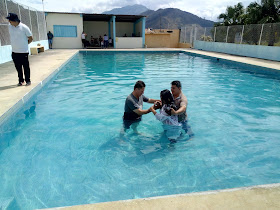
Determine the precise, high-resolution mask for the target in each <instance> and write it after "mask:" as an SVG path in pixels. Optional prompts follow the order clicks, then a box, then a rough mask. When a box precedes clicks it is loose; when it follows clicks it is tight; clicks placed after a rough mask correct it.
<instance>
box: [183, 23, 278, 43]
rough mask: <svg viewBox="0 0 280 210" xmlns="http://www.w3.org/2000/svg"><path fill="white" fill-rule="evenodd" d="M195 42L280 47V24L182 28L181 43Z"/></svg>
mask: <svg viewBox="0 0 280 210" xmlns="http://www.w3.org/2000/svg"><path fill="white" fill-rule="evenodd" d="M194 40H201V41H208V42H224V43H235V44H249V45H264V46H278V47H280V23H266V24H252V25H234V26H217V27H209V28H203V27H201V26H199V25H187V26H185V27H182V28H181V34H180V42H181V43H191V44H193V42H194Z"/></svg>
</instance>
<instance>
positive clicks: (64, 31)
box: [53, 25, 77, 37]
mask: <svg viewBox="0 0 280 210" xmlns="http://www.w3.org/2000/svg"><path fill="white" fill-rule="evenodd" d="M53 32H54V33H53V35H54V37H77V26H65V25H54V26H53Z"/></svg>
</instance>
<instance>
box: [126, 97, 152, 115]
mask: <svg viewBox="0 0 280 210" xmlns="http://www.w3.org/2000/svg"><path fill="white" fill-rule="evenodd" d="M143 101H144V102H148V101H149V98H147V97H146V96H144V95H141V96H140V97H139V100H138V99H137V98H136V97H135V96H134V95H133V94H132V93H131V94H130V95H129V96H127V98H126V101H125V106H124V116H123V119H124V120H139V119H141V116H140V115H138V114H136V113H135V112H134V111H133V110H135V109H143Z"/></svg>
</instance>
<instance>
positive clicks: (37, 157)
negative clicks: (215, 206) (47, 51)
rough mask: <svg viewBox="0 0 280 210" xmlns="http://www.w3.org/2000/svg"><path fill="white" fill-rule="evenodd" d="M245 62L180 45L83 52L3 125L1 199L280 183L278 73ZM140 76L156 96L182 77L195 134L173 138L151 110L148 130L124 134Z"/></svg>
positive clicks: (107, 196) (97, 197)
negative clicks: (171, 49)
mask: <svg viewBox="0 0 280 210" xmlns="http://www.w3.org/2000/svg"><path fill="white" fill-rule="evenodd" d="M244 68H245V67H244V66H243V65H236V64H234V65H228V63H227V62H224V61H222V60H220V61H217V60H215V59H208V58H203V57H196V56H193V55H189V54H183V53H90V52H87V53H85V52H83V53H79V54H78V55H77V56H76V57H75V58H74V59H72V60H71V62H69V63H68V64H67V65H66V66H65V67H64V69H63V70H62V71H61V72H60V74H59V75H58V76H57V77H56V78H55V80H54V81H53V82H52V83H50V84H49V86H48V88H45V89H44V90H43V91H42V92H41V93H40V94H39V95H37V96H36V97H35V99H34V100H32V101H30V104H29V105H26V107H24V108H23V110H22V111H20V112H19V113H18V114H17V115H16V116H15V117H14V118H13V119H10V121H11V122H12V123H11V125H9V126H6V128H8V129H6V130H4V131H3V130H2V132H1V147H0V152H1V154H0V175H1V180H0V186H1V190H0V198H13V199H14V202H15V203H16V204H17V206H20V207H21V208H23V209H34V208H46V207H55V206H69V205H77V204H84V203H96V202H104V201H113V200H124V199H133V198H143V197H151V196H160V195H168V194H178V193H188V192H198V191H206V190H215V189H225V188H232V187H241V186H250V185H258V184H268V183H279V179H280V175H279V172H280V169H279V168H280V167H279V166H280V155H279V133H280V129H279V128H278V125H279V122H280V106H279V105H280V100H279V98H280V97H279V96H280V91H279V89H280V88H279V87H280V86H279V79H277V75H275V76H267V75H262V74H255V73H253V72H254V71H250V70H251V69H250V68H249V67H248V68H245V69H244ZM252 70H254V69H252ZM138 79H142V80H144V81H145V83H146V85H147V87H146V91H145V95H146V96H148V97H151V98H159V92H160V91H161V90H162V89H165V88H169V87H170V82H171V81H172V80H175V79H179V80H181V82H182V85H183V91H184V93H185V94H186V96H187V97H188V100H189V106H188V114H189V120H190V124H191V125H192V128H193V131H194V132H195V134H196V135H195V137H194V138H193V139H192V140H190V141H180V142H178V143H176V144H170V143H169V142H168V140H167V139H166V138H165V136H164V135H162V127H161V124H160V123H159V122H158V121H156V120H155V118H154V116H153V115H152V114H149V115H146V116H144V117H143V121H142V122H141V124H140V125H139V132H141V133H142V135H134V134H133V133H129V134H128V135H127V137H126V141H120V139H119V131H120V128H121V123H122V120H121V117H122V114H123V106H124V100H125V98H126V96H127V95H128V94H129V93H131V91H132V89H133V85H134V83H135V81H136V80H138ZM145 107H149V106H148V105H147V104H145Z"/></svg>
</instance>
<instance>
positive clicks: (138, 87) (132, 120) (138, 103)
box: [123, 80, 158, 132]
mask: <svg viewBox="0 0 280 210" xmlns="http://www.w3.org/2000/svg"><path fill="white" fill-rule="evenodd" d="M145 87H146V85H145V83H144V82H143V81H141V80H139V81H137V82H136V83H135V85H134V90H133V92H132V93H131V94H130V95H129V96H127V98H126V101H125V106H124V115H123V125H124V131H126V129H129V128H130V126H131V125H132V124H133V126H132V128H133V130H134V131H135V132H137V130H136V127H137V125H138V123H139V122H140V121H141V118H142V115H144V114H148V113H149V112H151V111H150V109H146V110H143V102H147V103H155V102H156V101H158V100H155V99H151V98H147V97H146V96H144V95H143V94H144V91H145Z"/></svg>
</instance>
